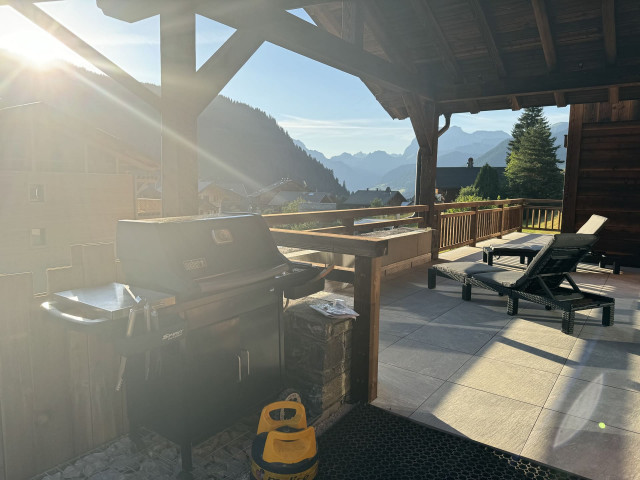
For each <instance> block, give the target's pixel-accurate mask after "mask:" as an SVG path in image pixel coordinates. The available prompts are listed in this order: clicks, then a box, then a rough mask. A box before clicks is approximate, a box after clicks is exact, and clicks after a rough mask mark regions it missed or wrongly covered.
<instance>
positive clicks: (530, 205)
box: [522, 198, 562, 231]
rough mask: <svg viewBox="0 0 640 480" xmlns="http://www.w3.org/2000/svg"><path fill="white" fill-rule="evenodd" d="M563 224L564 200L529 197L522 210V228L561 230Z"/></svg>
mask: <svg viewBox="0 0 640 480" xmlns="http://www.w3.org/2000/svg"><path fill="white" fill-rule="evenodd" d="M561 226H562V200H550V199H531V198H527V199H526V200H525V203H524V211H523V212H522V228H526V229H528V230H554V231H559V230H560V227H561Z"/></svg>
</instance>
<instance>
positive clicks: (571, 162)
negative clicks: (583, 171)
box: [561, 104, 584, 233]
mask: <svg viewBox="0 0 640 480" xmlns="http://www.w3.org/2000/svg"><path fill="white" fill-rule="evenodd" d="M583 116H584V105H582V104H577V105H571V110H570V113H569V132H568V142H567V163H566V170H565V174H564V197H563V201H562V227H561V232H562V233H573V232H575V231H576V230H575V227H576V225H575V223H576V197H577V195H578V170H579V167H580V150H581V144H582V122H583Z"/></svg>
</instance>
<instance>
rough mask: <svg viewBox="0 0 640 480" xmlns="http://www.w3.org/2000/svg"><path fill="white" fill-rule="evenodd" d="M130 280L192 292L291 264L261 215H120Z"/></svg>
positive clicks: (119, 245) (120, 244)
mask: <svg viewBox="0 0 640 480" xmlns="http://www.w3.org/2000/svg"><path fill="white" fill-rule="evenodd" d="M116 249H117V255H118V258H119V259H120V263H121V266H122V271H123V273H124V276H125V281H126V283H128V284H130V285H132V286H137V287H143V288H148V289H152V290H159V291H163V292H169V293H172V294H178V295H181V296H184V295H194V294H201V293H205V292H208V291H212V290H215V289H216V288H219V289H224V288H229V282H228V279H229V278H231V277H232V278H233V279H234V281H233V282H232V283H233V284H234V285H237V284H238V282H240V283H245V284H246V283H251V282H254V281H260V280H263V279H264V277H265V274H266V275H267V276H270V275H274V276H275V275H276V274H278V273H282V272H287V271H289V270H290V268H291V267H290V262H289V260H287V259H286V258H285V257H284V255H282V254H281V253H280V252H279V251H278V248H277V246H276V244H275V242H274V241H273V237H272V236H271V232H270V231H269V227H268V226H267V223H266V222H265V221H264V219H263V218H262V217H261V216H260V215H252V214H237V215H220V216H216V217H202V216H194V217H173V218H160V219H152V220H120V221H119V222H118V230H117V238H116Z"/></svg>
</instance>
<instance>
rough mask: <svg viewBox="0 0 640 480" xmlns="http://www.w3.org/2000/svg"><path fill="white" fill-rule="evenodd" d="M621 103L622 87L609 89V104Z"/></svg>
mask: <svg viewBox="0 0 640 480" xmlns="http://www.w3.org/2000/svg"><path fill="white" fill-rule="evenodd" d="M618 102H620V87H609V103H611V104H614V103H618Z"/></svg>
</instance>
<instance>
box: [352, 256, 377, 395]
mask: <svg viewBox="0 0 640 480" xmlns="http://www.w3.org/2000/svg"><path fill="white" fill-rule="evenodd" d="M381 265H382V260H381V257H375V258H372V257H362V256H356V260H355V283H354V286H353V287H354V293H353V298H354V309H355V311H356V312H358V313H359V314H360V316H359V317H358V318H357V319H356V321H355V322H354V326H353V351H352V360H351V397H352V399H353V400H354V401H356V402H372V401H373V400H375V399H376V397H377V396H378V338H379V321H380V266H381Z"/></svg>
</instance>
